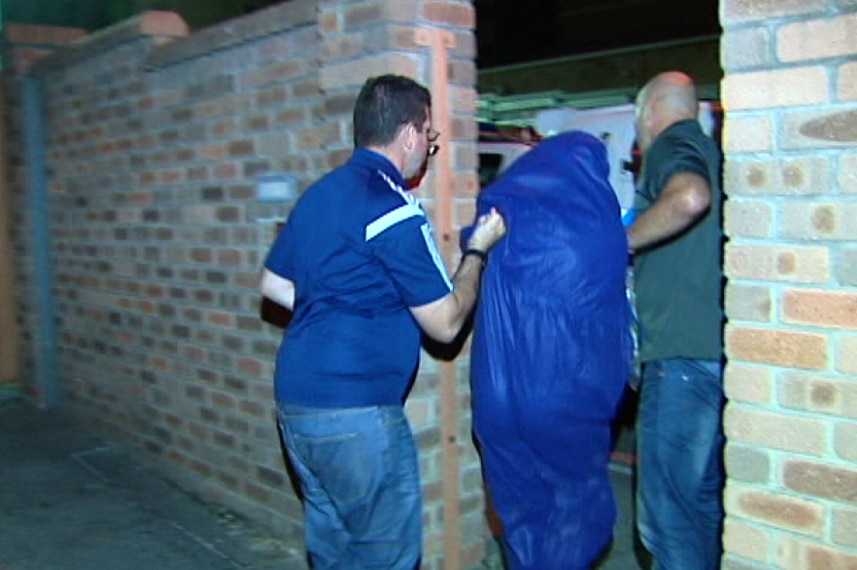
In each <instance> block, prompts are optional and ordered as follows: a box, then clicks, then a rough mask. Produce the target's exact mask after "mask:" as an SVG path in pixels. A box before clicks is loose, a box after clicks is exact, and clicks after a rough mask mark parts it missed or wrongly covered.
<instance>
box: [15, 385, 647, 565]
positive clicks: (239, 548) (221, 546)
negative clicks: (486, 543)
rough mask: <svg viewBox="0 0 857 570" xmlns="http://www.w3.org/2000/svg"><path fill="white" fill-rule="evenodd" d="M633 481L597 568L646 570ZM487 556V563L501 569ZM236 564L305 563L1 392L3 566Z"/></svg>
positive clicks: (624, 479)
mask: <svg viewBox="0 0 857 570" xmlns="http://www.w3.org/2000/svg"><path fill="white" fill-rule="evenodd" d="M621 443H622V440H621V438H620V444H621ZM631 481H632V477H631V469H630V467H629V465H628V464H627V463H622V462H618V461H617V462H616V463H615V465H614V469H613V482H614V485H615V490H616V495H617V499H618V503H619V520H618V523H617V526H616V538H615V541H614V543H613V545H612V547H611V549H610V551H609V552H608V553H607V554H606V556H605V558H604V560H603V561H602V562H601V564H600V565H599V566H597V569H598V570H636V569H638V568H640V566H639V565H638V563H637V556H636V554H635V545H634V537H633V531H632V528H633V525H632V510H631V507H632V488H631ZM489 550H490V554H489V556H488V557H487V558H486V559H485V561H484V563H483V565H482V567H483V568H500V567H501V566H500V564H501V562H500V558H499V552H498V551H497V549H496V548H492V549H489ZM236 568H250V569H258V570H269V569H270V570H273V569H275V568H276V569H278V570H306V568H307V565H306V561H305V559H304V554H303V552H302V551H301V550H300V549H296V548H295V547H294V546H293V545H289V544H286V542H285V540H283V539H280V538H278V537H273V536H270V535H269V534H267V533H265V532H264V531H263V530H261V529H259V528H255V527H254V526H253V525H250V524H248V523H247V522H245V521H243V520H242V519H241V518H239V517H237V516H235V515H234V514H232V513H230V512H227V511H225V510H223V509H219V508H218V507H216V506H213V505H208V504H204V503H201V502H200V501H198V500H197V499H195V498H194V497H192V496H190V495H188V494H187V493H185V492H183V491H182V490H180V489H178V488H177V487H175V486H173V485H171V484H169V483H168V482H166V481H165V480H163V479H161V478H160V477H158V476H157V475H156V474H155V473H153V472H151V471H149V470H147V469H145V468H144V467H142V466H141V465H138V464H137V463H135V461H134V460H133V458H132V457H129V456H128V455H127V454H126V453H125V451H124V450H123V449H122V448H121V446H119V445H118V444H115V443H110V442H106V441H105V440H104V439H102V438H99V437H98V436H96V435H94V434H92V433H90V432H88V431H87V430H85V429H84V428H82V427H81V426H80V425H79V423H78V422H76V421H75V420H74V419H73V418H72V417H71V416H70V415H68V414H67V413H65V412H63V411H62V410H54V411H50V412H46V411H43V410H40V409H37V408H35V407H34V406H33V405H32V404H31V403H30V402H29V401H27V400H25V399H23V398H21V397H18V396H10V395H2V394H0V570H100V569H105V570H107V569H110V570H112V569H119V570H152V569H158V570H190V569H194V570H195V569H206V570H232V569H236ZM473 570H475V569H473ZM545 570H549V569H545Z"/></svg>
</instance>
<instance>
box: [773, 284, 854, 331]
mask: <svg viewBox="0 0 857 570" xmlns="http://www.w3.org/2000/svg"><path fill="white" fill-rule="evenodd" d="M783 316H784V317H785V319H784V320H785V322H787V323H800V324H811V325H819V326H826V327H835V328H849V329H855V328H857V293H845V292H833V291H817V290H802V289H789V290H787V291H785V293H784V294H783Z"/></svg>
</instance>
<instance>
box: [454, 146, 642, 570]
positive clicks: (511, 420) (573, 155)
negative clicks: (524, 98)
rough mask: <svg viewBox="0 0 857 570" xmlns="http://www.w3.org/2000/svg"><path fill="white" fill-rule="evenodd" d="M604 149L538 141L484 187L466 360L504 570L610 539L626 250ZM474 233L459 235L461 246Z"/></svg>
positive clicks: (576, 560) (574, 565) (536, 564)
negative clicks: (486, 243) (494, 237)
mask: <svg viewBox="0 0 857 570" xmlns="http://www.w3.org/2000/svg"><path fill="white" fill-rule="evenodd" d="M608 169H609V166H608V162H607V154H606V149H605V147H604V145H603V144H602V143H601V141H599V140H598V139H597V138H595V137H593V136H591V135H589V134H586V133H583V132H579V131H578V132H569V133H564V134H561V135H557V136H555V137H552V138H549V139H546V140H545V141H543V142H541V143H540V144H538V145H537V146H536V147H535V148H534V149H533V150H531V151H530V152H528V153H527V154H526V155H524V156H523V157H521V158H519V159H518V161H517V162H515V163H514V164H513V165H512V166H511V167H510V169H509V170H507V171H506V173H504V174H503V176H502V177H501V178H500V179H499V180H497V181H496V182H495V183H494V184H492V185H490V186H488V187H486V188H484V189H483V190H482V192H481V194H480V196H479V199H478V202H477V216H478V215H480V214H484V213H486V212H488V211H489V209H490V208H492V207H495V208H497V209H498V210H499V211H500V212H501V213H502V214H503V216H504V218H505V220H506V225H507V234H506V236H505V237H504V238H503V239H502V240H501V241H500V242H498V243H497V244H496V245H495V247H494V248H493V249H492V251H491V252H490V254H489V261H488V265H487V267H486V269H485V273H484V275H483V277H482V285H481V296H480V300H479V304H478V307H477V310H476V317H475V324H474V327H475V328H474V336H473V341H472V355H471V358H472V360H471V381H472V391H473V423H474V431H475V434H476V437H477V440H478V443H479V447H480V453H481V456H482V462H483V470H484V473H485V478H486V482H487V486H488V488H489V490H490V493H491V496H492V498H493V502H494V507H495V509H496V511H497V514H498V515H499V518H500V520H501V521H502V525H503V529H504V542H505V545H506V548H507V558H508V562H509V564H510V566H511V568H513V569H515V570H517V569H524V568H527V569H537V570H551V569H561V570H574V569H586V568H589V566H590V565H591V564H592V562H593V561H594V560H595V559H596V558H597V557H598V555H599V554H600V553H601V551H602V550H603V549H604V548H605V547H606V546H607V545H608V544H609V542H610V540H611V539H612V533H613V526H614V523H615V519H616V506H615V501H614V498H613V492H612V487H611V484H610V478H609V472H608V463H609V458H610V441H611V438H610V423H611V421H612V420H613V418H614V416H615V413H616V409H617V405H618V403H619V400H620V398H621V395H622V393H623V390H624V387H625V384H626V382H627V380H628V376H629V368H630V360H631V351H632V345H631V338H630V335H629V328H628V322H629V321H628V319H629V308H628V303H627V299H626V295H625V277H626V269H627V260H628V254H627V242H626V237H625V231H624V229H623V226H622V222H621V216H620V210H619V204H618V201H617V199H616V196H615V194H614V192H613V191H612V189H611V187H610V183H609V181H608V174H609V172H608ZM471 231H472V226H470V227H469V228H465V230H464V231H462V237H461V243H462V244H465V243H467V239H468V237H469V235H470V232H471Z"/></svg>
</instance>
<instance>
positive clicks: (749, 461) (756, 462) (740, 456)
mask: <svg viewBox="0 0 857 570" xmlns="http://www.w3.org/2000/svg"><path fill="white" fill-rule="evenodd" d="M771 455H772V454H771V452H769V451H768V450H765V449H757V448H756V447H754V446H751V445H739V444H737V443H733V442H727V444H726V450H725V454H724V458H725V462H726V472H727V473H729V478H730V479H736V480H738V481H744V482H746V483H758V484H761V485H770V484H771V483H772V482H773V481H772V479H771V476H772V474H773V470H772V468H771V464H772V462H773V461H772V459H771Z"/></svg>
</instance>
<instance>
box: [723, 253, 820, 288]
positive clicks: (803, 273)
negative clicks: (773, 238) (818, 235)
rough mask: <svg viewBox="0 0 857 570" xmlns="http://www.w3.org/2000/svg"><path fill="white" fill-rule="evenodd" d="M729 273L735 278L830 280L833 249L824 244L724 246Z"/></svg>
mask: <svg viewBox="0 0 857 570" xmlns="http://www.w3.org/2000/svg"><path fill="white" fill-rule="evenodd" d="M724 261H725V264H724V266H725V270H726V274H727V275H728V276H729V277H730V278H733V279H758V280H765V281H786V282H792V283H827V282H828V281H829V280H830V271H831V267H830V265H831V261H830V250H829V249H828V248H826V247H821V246H787V245H776V244H772V245H740V244H737V243H729V244H727V245H726V248H725V256H724Z"/></svg>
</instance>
